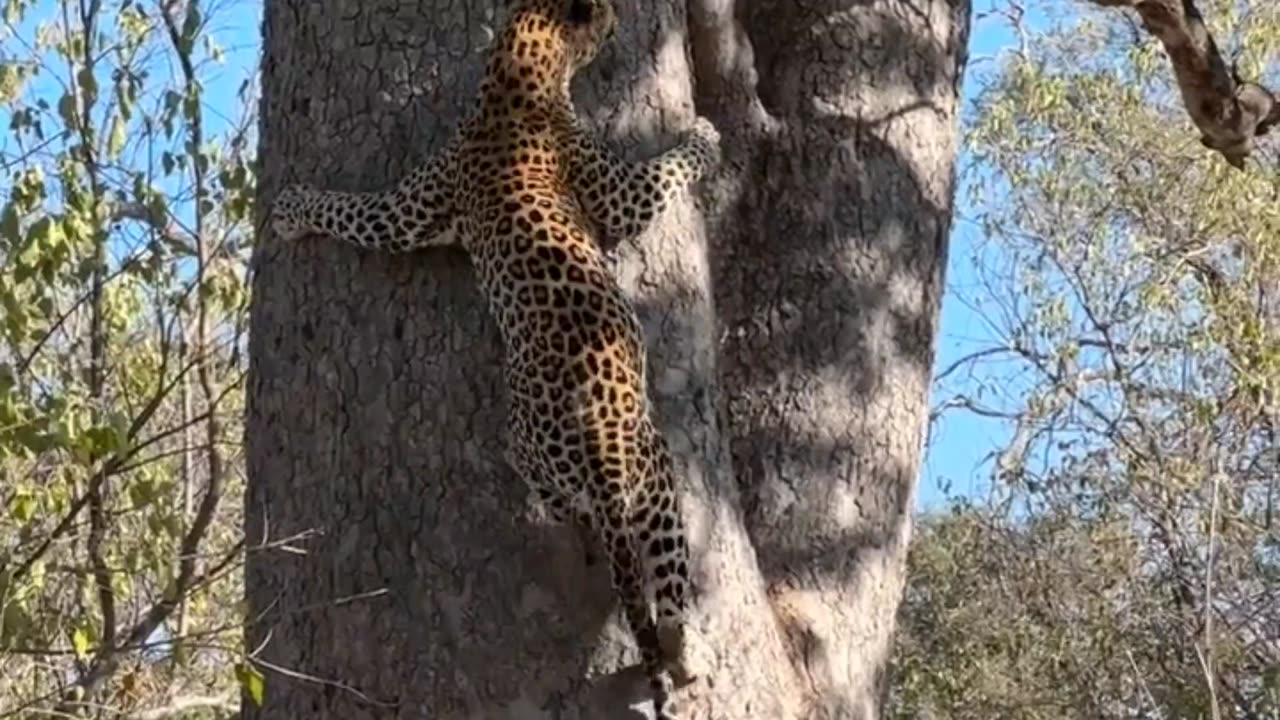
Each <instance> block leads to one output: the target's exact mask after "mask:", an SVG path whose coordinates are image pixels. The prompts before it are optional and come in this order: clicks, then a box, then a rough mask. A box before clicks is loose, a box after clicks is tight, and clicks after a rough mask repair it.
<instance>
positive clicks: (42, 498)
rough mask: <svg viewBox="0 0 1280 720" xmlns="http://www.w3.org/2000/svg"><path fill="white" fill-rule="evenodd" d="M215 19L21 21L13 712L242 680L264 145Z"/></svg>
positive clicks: (218, 687) (1, 378) (87, 9)
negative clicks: (245, 406)
mask: <svg viewBox="0 0 1280 720" xmlns="http://www.w3.org/2000/svg"><path fill="white" fill-rule="evenodd" d="M202 10H203V8H202V6H201V4H200V3H198V2H191V3H187V4H185V6H177V5H173V4H159V5H146V4H139V3H136V2H133V1H132V0H119V1H118V2H105V1H103V0H82V1H80V2H42V1H38V2H30V1H24V0H9V1H8V2H6V3H4V4H3V8H2V10H0V14H2V16H3V17H2V18H0V19H2V21H3V22H2V24H0V41H2V42H0V48H3V49H0V108H2V109H0V118H3V119H5V120H7V122H5V123H4V125H5V126H6V127H7V135H6V136H5V137H4V139H3V140H0V172H3V173H4V174H5V175H6V176H7V177H6V178H5V181H4V182H0V187H3V188H4V190H3V191H0V192H2V193H3V194H2V195H0V259H2V262H0V308H3V310H2V311H0V317H2V318H3V320H2V321H0V510H3V512H0V655H3V656H5V657H6V661H5V671H4V673H2V674H0V715H6V714H7V713H9V712H16V711H18V710H20V709H23V708H36V707H39V708H52V707H55V706H56V707H57V708H58V709H59V710H60V711H62V712H70V711H74V710H75V709H76V708H77V707H79V706H80V705H79V704H78V702H83V703H84V704H85V705H88V704H89V703H92V704H93V705H94V706H98V707H104V706H105V707H107V708H110V709H112V710H113V711H114V712H117V713H119V712H125V711H133V710H138V709H147V708H154V707H156V706H163V705H164V704H165V703H166V702H169V701H171V700H174V699H175V698H181V697H183V696H184V695H187V694H190V693H198V694H200V695H201V696H207V695H208V694H209V692H210V691H216V692H217V693H226V694H227V696H228V697H230V693H231V692H232V691H233V690H234V688H235V682H236V676H235V674H234V673H233V672H232V666H233V665H234V664H235V662H236V661H238V660H239V658H238V656H236V655H235V654H234V652H235V650H234V649H235V648H237V647H238V644H239V641H238V633H239V622H240V619H239V618H238V617H237V616H236V614H235V612H234V610H233V609H234V608H235V607H237V605H238V603H237V601H238V599H239V596H240V584H239V583H240V580H239V577H238V574H237V573H234V572H232V570H234V569H235V568H236V567H237V566H238V563H239V562H240V558H241V556H242V554H243V550H242V547H241V540H240V522H239V518H238V512H239V505H240V503H239V502H238V501H237V500H236V496H238V495H239V494H240V493H241V489H242V486H241V480H240V476H239V474H238V473H237V468H238V467H239V460H238V456H239V445H240V425H239V416H240V413H241V406H242V399H241V398H242V388H241V379H242V369H241V368H240V367H239V362H238V360H237V358H238V357H239V354H240V346H241V344H242V342H243V338H242V332H241V328H242V327H243V324H244V311H245V306H246V302H247V284H246V278H245V275H246V271H247V263H246V257H247V255H246V252H247V245H248V242H247V241H248V240H249V238H250V237H251V236H252V233H251V230H252V229H251V228H250V227H249V226H248V217H249V212H250V209H251V199H252V196H253V189H254V188H253V185H254V183H253V167H252V164H251V158H250V157H249V155H248V149H249V147H250V140H251V139H252V138H250V137H249V133H248V128H249V125H248V120H249V117H248V116H247V115H246V116H245V117H243V118H240V119H238V120H227V119H226V118H225V117H223V116H222V115H221V113H220V111H219V110H218V109H217V108H215V107H211V106H210V104H209V103H208V101H207V99H206V97H205V90H204V84H205V81H206V80H207V78H208V77H209V76H210V75H211V73H212V71H213V68H214V67H216V66H215V65H214V63H215V62H216V60H217V58H218V57H219V56H220V54H221V51H220V50H219V49H218V48H217V46H216V45H215V44H214V42H213V40H212V36H211V35H210V34H209V32H208V31H209V23H208V20H207V19H206V17H205V15H204V13H203V12H202ZM252 89H253V88H252V85H250V84H249V83H247V82H246V83H245V85H244V86H243V87H242V89H241V100H242V101H244V102H245V103H246V106H247V102H248V101H249V100H250V99H251V98H250V93H251V92H252ZM211 126H216V127H217V128H218V129H217V131H216V133H210V132H209V130H208V129H207V128H208V127H211ZM223 705H230V701H229V700H228V701H227V702H226V703H223ZM211 706H213V707H218V704H217V703H212V705H211Z"/></svg>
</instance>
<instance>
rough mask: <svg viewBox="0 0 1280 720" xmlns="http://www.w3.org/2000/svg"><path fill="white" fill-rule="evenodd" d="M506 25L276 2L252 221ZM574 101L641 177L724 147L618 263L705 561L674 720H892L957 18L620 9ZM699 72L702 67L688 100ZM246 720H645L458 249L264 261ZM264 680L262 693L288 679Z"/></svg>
mask: <svg viewBox="0 0 1280 720" xmlns="http://www.w3.org/2000/svg"><path fill="white" fill-rule="evenodd" d="M504 5H505V2H504V0H488V1H482V0H465V1H463V0H327V1H326V2H311V1H309V0H280V1H278V2H272V3H267V4H266V5H265V18H264V47H265V56H264V59H263V104H262V126H261V142H262V147H261V154H260V157H261V158H262V162H263V165H262V178H261V187H262V196H261V198H260V204H259V207H260V208H262V209H263V210H264V211H265V209H266V208H269V207H270V201H271V197H272V195H273V193H274V192H275V191H276V190H277V189H278V188H280V187H281V186H282V185H283V184H285V183H288V182H293V181H304V182H313V183H316V184H322V185H324V186H326V187H332V188H335V189H353V190H354V189H373V188H378V187H386V186H388V185H389V184H391V183H393V182H394V181H395V180H396V179H397V178H398V177H399V176H400V175H401V174H403V173H405V172H407V171H408V170H409V169H411V168H412V167H413V166H414V165H415V164H416V163H417V162H419V161H420V160H421V159H422V158H424V157H425V156H426V155H427V154H428V153H429V152H430V151H432V150H434V149H436V148H438V147H440V145H441V144H442V143H443V142H444V141H445V140H446V139H447V137H448V133H449V131H450V130H451V129H452V127H454V125H455V124H456V122H457V121H458V119H459V116H460V112H461V110H462V109H463V108H465V106H466V104H467V102H468V101H469V98H470V97H471V96H472V93H473V92H474V90H475V88H476V85H477V81H478V77H479V73H480V71H481V70H482V67H481V64H482V62H481V59H482V54H483V51H484V49H485V48H486V46H487V43H488V41H489V39H490V37H491V32H492V27H493V13H494V12H495V11H497V12H501V8H502V7H503V6H504ZM617 9H618V13H619V29H618V34H617V37H616V38H615V39H614V40H613V42H612V43H611V44H610V45H608V46H607V47H606V48H605V49H604V50H603V52H602V53H601V56H600V58H599V59H598V60H597V61H596V63H595V64H594V65H593V66H591V67H590V68H588V70H587V71H586V72H585V73H584V75H583V76H582V77H580V78H579V80H578V82H577V83H576V84H575V97H576V98H577V101H578V107H579V108H580V109H581V110H582V111H583V112H584V113H586V114H587V115H588V116H589V117H591V119H592V120H594V121H595V122H596V124H597V126H598V127H600V128H601V131H602V132H604V133H606V134H608V135H610V136H612V137H613V138H614V139H615V140H616V141H617V142H618V144H619V146H620V147H621V148H623V149H624V154H627V155H629V156H631V157H633V158H636V157H644V156H648V155H651V154H652V153H654V152H656V151H658V150H660V149H662V148H664V147H666V146H667V145H668V144H669V142H671V141H672V140H673V139H674V137H673V133H674V132H675V131H678V130H679V129H681V128H683V127H686V126H687V125H688V123H689V122H690V121H691V120H692V118H693V117H694V116H695V111H694V108H695V106H696V107H697V108H698V109H699V110H700V111H701V112H702V114H709V115H711V117H712V118H713V119H714V120H715V121H716V124H717V125H718V127H719V128H720V129H721V131H722V133H723V134H724V136H725V140H724V150H725V153H726V163H725V167H724V169H723V171H722V172H721V173H720V175H719V176H718V177H717V178H715V179H713V181H712V182H711V183H710V184H708V185H706V192H705V197H704V198H703V202H702V203H700V204H702V205H703V206H704V207H703V208H702V209H701V210H700V209H699V207H697V205H698V204H697V203H694V202H692V201H689V202H685V203H684V204H682V205H680V206H677V207H675V208H673V209H671V210H670V211H669V212H668V213H667V214H666V215H665V217H664V218H662V219H661V220H660V221H659V222H658V223H657V227H655V228H654V229H653V230H651V231H650V232H648V233H647V234H646V235H645V236H643V237H642V238H641V239H640V240H639V241H638V242H635V243H626V244H623V245H622V246H620V247H618V248H616V249H614V253H613V254H614V257H615V259H616V270H617V273H618V275H619V277H620V279H621V280H622V282H623V285H624V287H625V288H626V289H627V291H628V293H629V294H630V295H631V296H632V297H633V298H634V300H635V302H636V303H637V305H638V307H639V309H640V313H641V318H642V322H643V324H644V326H645V331H646V334H647V341H648V344H649V351H650V364H649V367H650V377H651V386H652V388H651V389H652V392H653V394H654V399H655V401H656V404H657V407H658V410H659V414H660V417H661V421H662V425H663V430H664V432H665V433H666V434H667V437H668V438H669V440H670V443H671V445H672V449H673V451H674V452H675V454H676V455H677V463H678V466H679V467H678V472H679V475H680V477H681V478H682V481H683V485H684V492H685V493H686V494H685V498H684V502H685V507H686V516H687V517H686V520H687V522H688V525H689V534H690V538H691V544H692V548H693V555H694V561H693V565H694V573H695V574H694V583H695V586H696V587H695V593H696V594H695V597H694V600H693V602H694V608H693V611H692V613H693V617H692V618H691V621H690V627H689V631H690V645H691V652H690V656H689V657H687V658H686V661H687V663H688V664H689V666H690V670H691V671H693V672H694V673H695V674H696V675H697V676H698V679H697V681H696V682H695V683H693V684H692V685H690V686H689V687H687V688H685V689H683V690H681V691H680V692H679V693H677V696H676V697H677V700H679V701H680V704H681V708H682V712H683V716H684V717H685V718H688V719H689V720H700V719H706V718H716V720H758V719H766V718H767V719H769V720H774V719H778V720H792V719H794V720H800V719H801V718H805V719H810V718H824V719H825V718H848V719H850V720H872V718H877V717H879V714H880V707H881V704H882V693H883V690H884V687H885V682H884V681H885V673H886V671H887V657H888V649H889V645H890V640H891V636H892V631H893V618H894V614H895V611H896V608H897V603H898V597H899V594H900V591H901V587H902V561H903V559H904V557H905V550H906V542H907V539H908V536H909V534H910V525H909V518H910V514H909V511H910V507H911V498H912V493H913V488H914V482H915V477H916V473H917V467H918V463H919V455H920V441H921V436H922V428H923V423H924V418H925V409H926V389H927V387H928V378H929V367H930V364H931V362H932V353H933V345H932V338H933V334H934V327H935V324H936V317H937V311H938V301H939V297H940V294H941V288H942V268H943V267H944V265H945V260H946V257H945V256H946V248H945V239H946V237H947V234H948V229H949V222H950V216H951V198H952V177H953V163H954V155H955V143H956V117H957V92H958V83H959V77H960V71H961V68H962V62H963V61H962V57H961V56H962V53H963V48H964V47H965V44H966V42H965V32H966V29H967V27H968V6H967V4H966V3H965V2H963V1H962V0H955V1H948V0H924V2H917V1H911V2H908V1H907V0H874V1H871V2H862V1H859V2H851V1H850V0H819V1H818V2H799V1H798V0H750V2H745V1H744V2H737V3H735V2H732V0H691V2H688V3H686V2H684V1H683V0H647V1H645V2H640V0H627V1H623V0H619V1H618V2H617ZM695 70H696V72H695ZM254 292H255V296H254V303H255V304H254V307H253V318H252V322H253V326H252V331H253V332H252V348H251V370H250V373H251V377H250V391H249V394H250V398H249V404H250V407H249V416H248V421H247V425H248V430H247V437H246V442H247V445H248V449H247V451H248V456H249V473H250V491H249V494H248V498H247V501H246V502H247V505H248V506H247V508H246V515H247V518H248V520H247V528H246V530H247V532H248V534H249V536H250V537H252V538H254V539H255V540H256V541H261V540H264V539H265V540H267V541H271V540H278V539H281V538H285V537H291V536H294V535H298V534H300V533H309V534H308V535H307V536H306V537H305V538H304V539H302V540H299V541H296V542H294V543H292V544H291V547H295V548H300V549H301V550H304V551H305V552H297V551H294V552H284V551H280V552H271V553H266V552H264V553H255V554H253V555H251V558H250V566H249V570H248V602H249V606H250V616H251V617H252V618H253V621H252V623H251V624H250V626H249V628H248V636H249V637H248V640H247V645H248V646H249V648H250V649H254V650H257V652H258V657H259V658H260V660H262V661H264V665H263V667H265V668H266V673H267V690H266V702H265V704H264V705H263V706H262V707H261V708H256V707H254V706H253V703H252V702H250V701H246V702H245V716H246V718H264V719H265V718H288V719H289V720H294V719H300V718H342V719H343V720H355V719H358V718H415V720H416V719H419V718H431V719H433V720H434V719H440V720H446V719H453V718H466V719H468V720H469V719H471V718H477V719H479V718H484V719H489V718H493V719H495V720H508V719H509V720H535V719H536V720H553V719H554V720H580V719H581V720H587V719H591V720H596V719H608V720H613V719H614V718H633V719H638V718H643V717H647V716H648V713H649V711H650V705H649V703H647V701H646V700H647V692H646V688H645V685H644V682H643V678H642V677H640V676H639V675H638V674H628V673H625V672H621V673H620V672H619V671H618V668H621V667H626V666H629V665H632V664H634V662H635V660H636V653H635V650H634V647H633V646H632V645H631V640H630V637H629V634H628V633H627V632H626V631H625V629H624V628H623V626H622V625H621V624H620V622H619V621H618V618H617V612H616V609H615V607H614V602H613V596H612V594H611V592H610V591H609V587H608V578H607V572H606V571H605V569H604V568H603V567H601V566H600V565H597V566H595V567H594V568H591V569H588V568H585V567H584V566H583V563H582V560H581V552H580V551H579V550H578V549H577V547H576V540H575V539H574V537H573V533H572V531H569V530H552V529H549V528H547V527H545V526H542V525H540V524H538V523H537V522H535V521H531V520H530V519H529V518H527V517H526V513H525V508H524V506H523V504H522V503H523V499H524V490H523V488H522V487H521V483H520V482H519V481H518V480H517V479H516V478H515V477H514V476H513V475H512V473H511V471H510V470H509V469H508V468H507V467H506V465H505V463H504V461H503V459H502V458H503V452H502V442H503V441H502V418H503V409H504V407H505V398H504V397H502V391H501V387H502V382H501V375H500V373H501V358H500V346H499V342H498V337H497V333H496V331H495V328H494V326H493V324H492V322H491V321H490V319H489V318H488V316H487V314H486V312H485V309H484V306H483V302H482V299H481V297H480V294H479V292H478V290H477V289H476V287H475V281H474V279H473V277H472V275H471V271H470V268H469V266H468V264H467V262H466V260H465V259H464V257H463V255H462V253H461V251H451V250H439V251H429V252H422V253H416V254H412V255H408V256H383V255H378V254H375V253H370V252H361V251H359V250H356V249H352V248H349V247H346V246H343V245H341V244H340V243H337V242H315V243H306V244H285V243H280V242H278V241H277V240H276V239H275V238H273V237H270V236H269V235H265V236H264V237H262V238H261V243H260V244H259V246H258V248H257V250H256V256H255V278H254ZM272 668H277V669H278V670H272Z"/></svg>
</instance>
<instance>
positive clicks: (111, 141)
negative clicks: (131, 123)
mask: <svg viewBox="0 0 1280 720" xmlns="http://www.w3.org/2000/svg"><path fill="white" fill-rule="evenodd" d="M124 142H125V134H124V121H123V120H122V119H121V118H120V116H119V115H117V116H115V117H113V118H111V133H110V134H109V135H108V136H107V157H110V158H111V159H112V160H114V159H116V158H118V157H120V151H122V150H124Z"/></svg>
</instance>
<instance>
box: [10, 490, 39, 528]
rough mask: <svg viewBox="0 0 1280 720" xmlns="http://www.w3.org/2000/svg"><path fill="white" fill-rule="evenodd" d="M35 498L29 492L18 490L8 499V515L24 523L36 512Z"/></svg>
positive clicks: (21, 523)
mask: <svg viewBox="0 0 1280 720" xmlns="http://www.w3.org/2000/svg"><path fill="white" fill-rule="evenodd" d="M36 507H37V503H36V498H35V496H34V495H32V494H31V493H30V492H26V491H19V492H18V494H17V495H14V496H13V498H12V499H11V500H9V516H10V517H12V518H13V519H14V520H16V521H17V522H18V523H19V524H20V525H26V524H27V522H28V521H30V520H31V518H33V517H35V514H36Z"/></svg>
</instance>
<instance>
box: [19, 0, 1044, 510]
mask: <svg viewBox="0 0 1280 720" xmlns="http://www.w3.org/2000/svg"><path fill="white" fill-rule="evenodd" d="M992 4H993V0H976V7H975V24H974V27H973V32H972V34H971V42H970V58H971V63H970V68H969V72H968V74H967V76H966V82H965V85H964V101H965V103H966V106H967V104H968V103H969V102H970V101H971V99H972V97H973V94H974V91H975V89H976V86H977V84H978V83H977V79H978V76H979V75H980V74H981V73H982V72H984V71H990V70H991V69H993V67H994V63H992V58H993V57H994V56H997V55H998V54H999V53H1000V52H1001V51H1002V50H1003V49H1005V48H1009V47H1012V46H1013V44H1014V36H1013V35H1012V33H1011V32H1010V31H1009V29H1008V28H1007V26H1006V25H1005V24H1004V23H1003V22H1001V21H1000V20H999V19H998V18H995V17H991V18H984V17H983V16H984V15H985V14H986V13H988V12H989V11H990V10H992ZM40 5H42V6H43V7H41V8H40V10H37V11H36V13H35V14H34V15H33V17H29V18H28V21H27V22H25V23H23V26H24V27H22V28H19V34H21V35H27V37H30V35H29V30H30V28H32V27H34V24H35V23H36V22H38V21H40V20H43V19H45V18H48V17H49V12H51V11H55V10H56V7H57V5H56V3H53V2H46V3H41V4H40ZM206 7H207V9H206V12H205V15H206V17H211V18H213V19H212V21H211V23H210V27H209V28H208V29H209V34H211V35H212V36H213V37H214V38H216V41H217V43H218V44H219V45H220V46H221V48H222V50H223V52H224V59H223V61H222V62H221V63H220V64H218V65H216V66H211V67H208V68H207V71H206V72H205V74H204V75H203V78H204V82H205V105H206V117H207V120H206V124H207V128H206V130H207V133H208V135H209V136H211V137H212V136H216V135H217V134H219V133H220V132H221V131H224V130H226V129H227V128H228V127H229V124H230V123H231V122H233V121H234V120H235V118H236V116H237V114H238V113H237V111H236V110H234V108H237V107H238V106H239V104H240V102H239V99H238V97H237V92H238V90H239V89H240V86H241V84H242V83H243V82H244V81H245V80H246V79H247V78H252V77H253V76H254V75H255V73H256V68H257V63H258V58H259V45H260V38H259V32H260V12H261V0H220V1H219V2H215V3H212V4H209V5H207V6H206ZM1025 21H1026V22H1027V23H1028V25H1029V26H1030V27H1038V26H1041V25H1042V23H1043V22H1044V18H1043V16H1034V15H1033V16H1032V17H1029V18H1027V19H1026V20H1025ZM6 42H9V41H8V40H6ZM0 59H4V53H3V50H2V49H0ZM174 70H175V69H174V68H168V70H167V71H169V72H173V71H174ZM53 82H54V79H53V78H46V79H44V80H42V81H40V85H39V86H37V88H33V89H38V91H39V92H41V93H42V94H43V93H44V92H45V90H47V89H48V88H47V87H45V86H44V83H53ZM104 86H105V78H104ZM53 87H56V86H53ZM53 97H55V98H56V97H57V96H56V95H54V96H53ZM8 120H9V118H8V117H7V116H6V115H5V114H4V113H3V112H0V123H2V124H3V125H4V126H7V125H8ZM13 151H14V148H13V147H9V148H8V149H7V150H6V148H5V146H4V144H3V143H0V157H4V156H6V155H8V156H11V155H12V153H13ZM967 160H968V158H967V157H966V156H964V155H963V154H962V156H961V158H960V162H961V163H965V162H967ZM957 203H958V212H957V216H956V220H955V222H954V224H953V233H952V245H951V250H950V263H949V267H948V271H947V273H948V274H947V285H948V287H947V293H946V296H945V298H944V302H943V310H942V322H941V334H940V337H939V339H938V358H937V362H936V365H935V367H936V368H937V369H941V368H945V367H947V366H949V365H951V364H952V363H953V362H954V361H955V360H957V359H959V358H961V357H963V356H964V355H966V354H968V353H970V352H973V351H974V350H977V349H979V348H981V347H984V346H986V345H988V344H990V343H991V342H992V341H993V340H995V338H994V337H993V332H992V329H991V328H990V327H989V326H988V324H987V323H986V322H985V321H984V319H983V318H984V315H985V314H986V313H985V311H984V307H983V306H982V305H981V304H979V305H976V306H975V305H974V304H973V303H974V298H975V297H977V296H979V295H980V293H979V292H978V290H979V279H980V275H979V272H980V270H981V267H982V264H983V263H986V262H989V261H991V260H992V253H993V252H995V251H994V250H993V249H992V248H990V247H987V246H985V245H984V244H983V237H982V236H981V233H980V230H979V229H978V228H977V227H976V226H975V224H974V223H972V222H968V221H967V220H966V219H967V218H971V217H972V216H973V214H974V212H973V210H974V208H972V207H970V206H969V205H968V204H967V202H966V197H965V193H964V192H963V189H962V190H961V192H960V193H959V194H958V196H957ZM992 370H993V368H992V366H990V365H987V366H983V367H982V368H981V369H980V371H979V372H980V374H975V375H974V376H972V377H968V376H966V375H965V373H963V372H961V373H957V374H956V376H955V377H953V378H952V380H953V382H950V381H949V382H948V385H947V388H946V390H947V391H948V392H953V391H961V392H966V393H971V392H976V390H977V386H978V385H980V384H981V383H982V380H983V378H984V376H988V379H989V375H990V373H991V372H992ZM957 378H958V379H957ZM943 397H944V393H943V392H941V391H939V390H937V389H936V390H935V394H934V398H933V401H934V402H935V403H936V402H938V401H939V400H941V399H942V398H943ZM1008 433H1009V428H1008V427H1007V426H1006V425H1005V424H1004V423H1003V422H1000V421H996V420H992V419H989V418H982V417H979V416H975V415H972V414H969V413H964V412H958V411H957V412H952V413H948V414H946V415H944V416H943V417H942V419H941V420H940V421H939V422H938V423H937V424H936V425H935V426H934V427H933V429H932V432H931V436H930V441H929V445H928V451H927V455H926V459H925V463H924V467H923V472H922V475H921V478H920V488H919V492H918V493H917V499H918V503H917V506H918V507H919V508H921V509H923V508H926V507H936V506H937V505H938V504H939V503H940V502H941V501H943V500H944V499H945V494H944V492H943V490H942V487H943V486H948V487H949V489H950V492H951V493H953V494H974V493H981V492H983V491H984V488H985V485H986V478H987V477H988V475H989V472H990V459H989V456H990V454H991V453H992V451H993V450H995V449H996V448H997V447H998V446H999V444H1000V443H1001V441H1002V440H1003V439H1004V438H1006V437H1007V436H1008Z"/></svg>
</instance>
